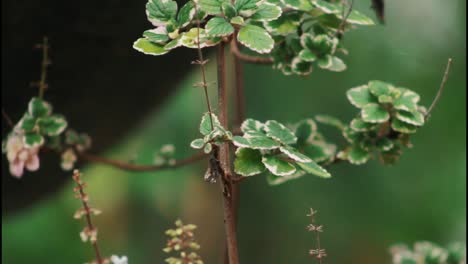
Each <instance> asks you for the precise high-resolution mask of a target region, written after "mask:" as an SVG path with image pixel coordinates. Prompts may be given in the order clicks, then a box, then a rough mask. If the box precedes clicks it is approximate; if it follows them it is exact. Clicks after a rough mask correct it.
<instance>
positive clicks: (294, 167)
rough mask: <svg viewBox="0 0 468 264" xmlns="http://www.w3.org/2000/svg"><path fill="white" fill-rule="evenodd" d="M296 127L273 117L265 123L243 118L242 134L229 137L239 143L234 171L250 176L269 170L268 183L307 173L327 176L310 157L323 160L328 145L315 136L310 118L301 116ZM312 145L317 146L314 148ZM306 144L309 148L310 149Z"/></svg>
mask: <svg viewBox="0 0 468 264" xmlns="http://www.w3.org/2000/svg"><path fill="white" fill-rule="evenodd" d="M295 127H296V128H294V129H293V130H291V129H289V128H287V127H286V126H285V125H283V124H281V123H279V122H277V121H274V120H270V121H267V122H266V123H262V122H260V121H257V120H254V119H247V120H245V121H244V122H243V123H242V126H241V130H242V132H243V135H242V136H235V137H234V138H233V141H232V143H233V144H234V145H235V146H236V147H238V149H237V151H236V160H235V163H234V170H235V172H236V173H237V174H240V175H243V176H253V175H257V174H260V173H262V172H264V171H268V172H269V174H271V175H269V176H267V180H268V182H269V183H271V184H279V183H282V182H285V181H287V180H290V179H295V178H299V177H301V176H303V175H305V174H307V173H309V174H314V175H316V176H319V177H324V178H328V177H330V174H329V173H328V172H327V171H326V170H325V169H324V168H322V167H321V166H320V165H318V164H317V162H316V161H314V159H313V157H319V158H321V161H325V160H326V158H327V157H329V156H327V154H330V149H329V147H330V146H329V145H325V144H323V141H320V140H318V139H317V133H316V124H315V122H314V121H313V120H311V119H309V120H304V121H301V122H299V123H298V124H296V125H295ZM311 146H313V147H315V148H316V149H315V150H313V149H312V148H313V147H311ZM307 148H310V149H309V153H307V151H306V149H307ZM322 148H323V149H322ZM301 150H302V151H301ZM320 150H322V152H320ZM325 153H327V154H325ZM308 154H309V155H308ZM321 154H322V155H325V156H326V157H325V159H324V158H323V157H320V155H321ZM331 156H333V154H331ZM276 177H281V178H282V179H277V178H276Z"/></svg>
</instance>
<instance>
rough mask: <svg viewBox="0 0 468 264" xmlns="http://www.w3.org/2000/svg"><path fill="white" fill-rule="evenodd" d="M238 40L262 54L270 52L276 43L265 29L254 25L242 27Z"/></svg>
mask: <svg viewBox="0 0 468 264" xmlns="http://www.w3.org/2000/svg"><path fill="white" fill-rule="evenodd" d="M237 40H238V41H239V42H240V43H241V44H242V45H244V46H246V47H247V48H249V49H251V50H253V51H256V52H258V53H260V54H265V53H269V52H270V51H271V50H272V49H273V47H274V44H275V43H274V41H273V39H272V38H271V36H270V34H268V32H267V31H266V30H265V29H263V28H261V27H259V26H254V25H246V26H244V27H243V28H241V29H240V30H239V33H238V34H237Z"/></svg>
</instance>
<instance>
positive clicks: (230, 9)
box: [221, 2, 237, 19]
mask: <svg viewBox="0 0 468 264" xmlns="http://www.w3.org/2000/svg"><path fill="white" fill-rule="evenodd" d="M221 9H222V10H223V14H224V16H226V18H227V19H231V18H233V17H235V16H237V10H236V8H235V7H234V6H233V5H232V4H231V2H224V3H223V4H222V6H221Z"/></svg>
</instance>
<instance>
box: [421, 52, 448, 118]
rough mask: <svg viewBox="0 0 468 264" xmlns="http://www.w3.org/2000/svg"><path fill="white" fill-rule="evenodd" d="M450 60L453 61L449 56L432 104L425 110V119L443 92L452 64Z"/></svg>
mask: <svg viewBox="0 0 468 264" xmlns="http://www.w3.org/2000/svg"><path fill="white" fill-rule="evenodd" d="M452 62H453V60H452V58H449V59H448V62H447V67H446V68H445V73H444V77H443V78H442V82H441V83H440V87H439V91H437V95H436V97H435V98H434V101H432V104H431V106H430V107H429V109H428V110H427V113H426V115H425V119H426V120H427V119H428V118H429V115H430V113H431V112H432V110H433V109H434V107H435V106H436V105H437V102H439V100H440V96H441V95H442V92H443V90H444V88H445V84H446V83H447V80H448V76H449V73H450V68H451V66H452Z"/></svg>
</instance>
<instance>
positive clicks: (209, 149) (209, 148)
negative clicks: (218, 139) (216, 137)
mask: <svg viewBox="0 0 468 264" xmlns="http://www.w3.org/2000/svg"><path fill="white" fill-rule="evenodd" d="M212 150H213V145H212V144H211V143H206V145H205V147H204V148H203V152H205V154H208V153H210V152H211V151H212Z"/></svg>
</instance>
